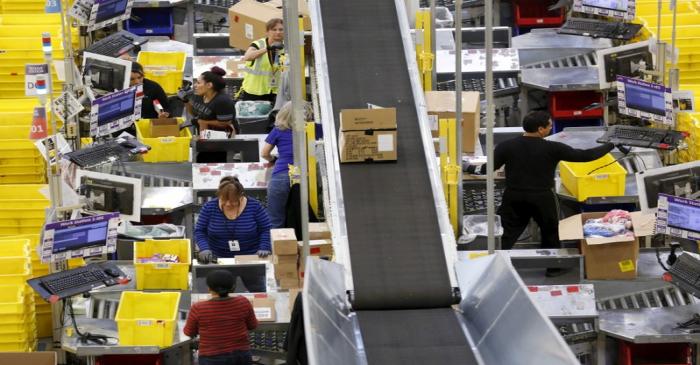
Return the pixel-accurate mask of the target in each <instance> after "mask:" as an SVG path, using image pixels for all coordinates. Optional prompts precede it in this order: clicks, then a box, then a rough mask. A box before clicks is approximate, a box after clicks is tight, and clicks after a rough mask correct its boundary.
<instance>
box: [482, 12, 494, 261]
mask: <svg viewBox="0 0 700 365" xmlns="http://www.w3.org/2000/svg"><path fill="white" fill-rule="evenodd" d="M484 21H485V22H486V30H485V32H484V35H485V40H484V44H485V46H486V47H485V52H486V85H485V86H486V88H485V89H484V93H485V94H486V216H487V219H488V230H487V232H488V237H487V241H486V242H487V245H488V249H489V253H490V254H491V253H493V251H494V250H495V247H496V239H495V233H496V231H495V229H494V228H495V227H494V223H495V214H496V212H495V210H496V209H495V206H494V205H495V199H494V181H493V178H494V172H493V123H494V109H493V3H492V1H491V0H486V1H485V2H484Z"/></svg>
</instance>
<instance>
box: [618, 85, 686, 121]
mask: <svg viewBox="0 0 700 365" xmlns="http://www.w3.org/2000/svg"><path fill="white" fill-rule="evenodd" d="M617 107H618V111H619V113H620V114H624V115H629V116H632V117H637V118H642V119H648V120H653V121H655V122H660V123H664V124H668V125H671V124H673V95H672V94H671V89H670V88H667V87H665V86H664V85H661V84H653V83H650V82H646V81H642V80H637V79H632V78H629V77H625V76H618V77H617Z"/></svg>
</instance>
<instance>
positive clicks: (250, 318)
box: [183, 270, 258, 365]
mask: <svg viewBox="0 0 700 365" xmlns="http://www.w3.org/2000/svg"><path fill="white" fill-rule="evenodd" d="M235 283H236V281H235V278H234V277H233V275H232V274H231V273H230V272H228V271H225V270H215V271H212V272H211V273H209V275H207V286H208V287H209V293H210V294H211V299H209V300H205V301H201V302H197V303H194V304H192V307H191V308H190V312H189V314H188V315H187V323H186V324H185V328H184V329H183V332H184V333H185V335H187V336H189V337H195V336H197V335H199V364H200V365H214V364H231V365H248V364H251V363H252V362H253V359H252V355H251V352H250V339H249V337H248V331H250V330H253V329H255V328H256V327H257V326H258V320H257V319H256V318H255V312H254V311H253V306H252V305H251V304H250V301H249V300H248V299H246V298H245V297H242V296H235V297H229V295H228V294H229V293H231V292H233V289H234V287H235Z"/></svg>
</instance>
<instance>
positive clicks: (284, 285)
mask: <svg viewBox="0 0 700 365" xmlns="http://www.w3.org/2000/svg"><path fill="white" fill-rule="evenodd" d="M277 281H278V282H279V287H280V289H297V288H299V278H297V277H294V278H281V279H277Z"/></svg>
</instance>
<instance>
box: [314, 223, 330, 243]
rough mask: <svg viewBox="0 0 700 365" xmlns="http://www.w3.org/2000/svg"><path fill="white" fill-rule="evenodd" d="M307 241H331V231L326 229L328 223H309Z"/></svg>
mask: <svg viewBox="0 0 700 365" xmlns="http://www.w3.org/2000/svg"><path fill="white" fill-rule="evenodd" d="M309 239H310V240H323V239H331V229H330V228H328V223H326V222H319V223H309Z"/></svg>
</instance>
